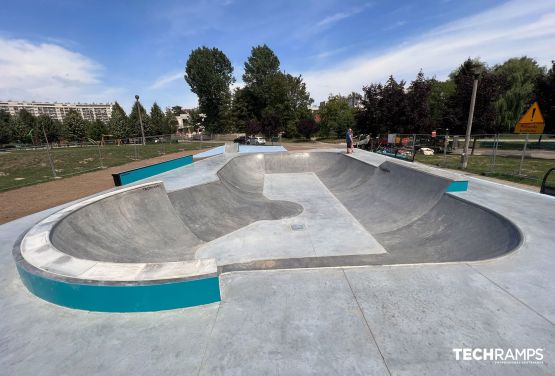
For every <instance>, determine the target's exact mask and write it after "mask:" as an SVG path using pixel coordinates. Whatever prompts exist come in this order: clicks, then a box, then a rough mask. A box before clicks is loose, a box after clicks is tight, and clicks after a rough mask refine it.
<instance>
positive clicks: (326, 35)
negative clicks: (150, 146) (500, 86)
mask: <svg viewBox="0 0 555 376" xmlns="http://www.w3.org/2000/svg"><path fill="white" fill-rule="evenodd" d="M1 18H2V23H0V100H5V99H21V100H56V101H70V102H77V101H81V102H90V101H102V102H106V101H108V102H112V101H115V100H117V101H119V102H120V103H122V105H124V107H125V108H126V109H128V108H129V106H130V105H131V104H132V101H133V96H134V95H135V94H139V95H140V96H141V100H142V101H143V102H144V104H145V105H146V106H150V105H151V104H152V103H153V102H154V101H157V102H158V103H159V104H160V105H161V106H171V105H183V106H186V107H193V106H195V105H196V96H195V95H194V94H192V93H191V92H190V90H189V87H188V86H187V84H186V83H185V81H184V79H183V73H184V66H185V62H186V60H187V57H188V55H189V54H190V52H191V50H192V49H194V48H196V47H198V46H201V45H206V46H209V47H217V48H219V49H221V50H223V51H224V52H225V53H226V54H227V56H228V57H229V59H230V60H231V62H232V63H233V65H234V67H235V72H234V75H235V77H236V79H237V83H236V85H241V75H242V70H243V63H244V61H245V59H246V58H247V57H248V56H249V54H250V49H251V47H252V46H256V45H259V44H262V43H266V44H268V45H269V46H270V47H271V48H272V49H273V50H274V51H275V52H276V54H277V55H278V57H279V58H280V61H281V66H282V69H284V70H285V71H287V72H289V73H293V74H302V75H303V76H304V77H305V80H306V81H307V84H308V88H309V90H310V92H311V94H312V97H313V98H314V99H315V100H316V103H318V102H319V101H321V100H323V99H325V98H326V97H327V95H328V94H330V93H343V94H347V93H349V92H350V91H352V90H356V91H359V92H360V91H361V89H362V86H363V85H365V84H368V83H370V82H378V81H385V80H386V79H387V77H388V75H389V74H394V75H395V76H396V77H398V78H401V79H405V80H409V81H410V80H411V79H412V78H414V76H415V75H416V73H417V72H418V71H419V70H420V69H421V68H422V69H423V70H424V73H425V74H426V75H428V76H436V77H438V78H444V77H446V76H447V74H448V73H449V72H450V71H451V70H453V69H454V68H455V67H456V66H457V65H458V64H460V63H461V62H462V61H463V60H464V59H465V58H467V57H480V58H481V59H483V60H485V61H487V62H488V63H490V64H495V63H499V62H502V61H503V60H505V59H506V58H508V57H512V56H522V55H528V56H531V57H534V58H536V59H537V60H538V61H539V62H540V63H541V64H542V65H548V64H549V63H550V61H551V60H552V59H555V55H554V52H553V51H555V26H554V25H555V1H554V0H536V1H529V0H527V1H524V0H513V1H499V0H481V1H471V0H467V1H463V0H433V1H432V0H426V1H418V2H417V1H395V2H393V1H349V0H342V1H335V0H319V1H308V0H306V1H303V0H297V1H243V0H207V1H125V2H124V1H115V0H114V1H108V0H106V1H74V0H73V1H72V0H65V1H24V0H21V1H17V2H15V1H12V2H6V3H5V4H3V5H2V16H1Z"/></svg>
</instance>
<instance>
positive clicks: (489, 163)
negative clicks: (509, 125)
mask: <svg viewBox="0 0 555 376" xmlns="http://www.w3.org/2000/svg"><path fill="white" fill-rule="evenodd" d="M464 143H465V136H464V135H435V136H432V135H430V134H413V135H410V134H389V135H387V136H381V137H375V138H369V139H368V141H367V143H366V144H365V145H364V146H366V148H367V149H368V150H372V151H374V152H377V153H381V154H385V155H389V156H392V157H396V158H401V159H405V160H416V161H418V162H422V163H427V164H432V165H436V166H439V167H443V168H450V169H455V170H461V169H462V168H461V164H462V157H463V153H464ZM468 154H469V155H468V165H467V168H466V171H468V172H471V173H475V174H480V175H484V176H492V177H496V178H501V179H505V180H510V181H514V182H519V183H524V184H529V185H534V186H538V187H539V186H541V184H542V180H543V178H544V176H545V174H546V173H547V172H548V171H549V169H550V168H553V167H555V135H554V134H542V135H528V136H527V135H524V134H473V135H472V136H471V138H470V143H469V152H468ZM549 179H551V178H549Z"/></svg>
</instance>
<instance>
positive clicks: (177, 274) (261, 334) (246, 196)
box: [0, 147, 555, 375]
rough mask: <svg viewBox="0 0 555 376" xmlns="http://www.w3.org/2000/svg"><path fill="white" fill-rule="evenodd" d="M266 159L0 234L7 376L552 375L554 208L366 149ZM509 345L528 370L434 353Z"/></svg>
mask: <svg viewBox="0 0 555 376" xmlns="http://www.w3.org/2000/svg"><path fill="white" fill-rule="evenodd" d="M264 150H265V149H264V147H259V148H251V150H249V151H250V152H249V153H243V152H241V153H237V152H225V153H223V152H222V151H223V150H221V152H220V153H214V154H215V155H212V156H210V157H208V158H205V159H202V160H198V161H196V162H194V163H192V164H190V165H188V166H185V167H180V168H177V169H174V170H172V171H169V172H165V173H162V174H157V175H154V176H152V177H149V178H147V179H143V180H139V181H137V182H135V183H132V184H129V185H126V186H123V187H120V188H114V189H112V190H109V191H106V192H102V193H100V194H98V195H93V196H91V197H88V198H85V199H83V200H78V201H77V202H72V203H68V204H66V205H62V206H61V207H57V208H53V209H50V210H47V211H44V212H40V213H37V214H34V215H31V216H28V217H25V218H22V219H20V220H17V221H13V222H10V223H8V224H5V225H3V226H1V227H0V236H1V238H2V240H3V241H2V254H1V257H2V261H3V262H2V273H1V275H2V277H1V278H2V279H3V282H4V283H3V286H4V287H3V288H2V291H1V292H0V294H1V296H2V300H1V302H2V303H1V304H2V307H1V309H2V312H4V316H5V320H3V322H2V324H0V325H2V330H3V332H8V333H18V335H17V336H14V338H15V339H13V340H11V342H10V344H9V347H8V348H7V349H5V352H4V353H5V354H6V355H5V356H3V362H6V364H5V365H6V366H7V367H8V368H7V369H9V370H10V373H11V374H33V373H34V374H37V373H38V374H40V371H44V372H46V373H48V372H49V371H48V367H49V366H46V368H44V362H45V361H46V357H48V358H52V357H54V359H56V362H57V364H56V365H55V366H54V365H52V366H50V367H53V368H52V369H60V366H63V364H64V362H67V361H68V360H67V359H69V358H71V357H73V356H74V355H75V354H77V353H78V352H82V351H86V352H88V353H89V354H91V356H90V357H82V356H81V357H80V359H81V361H80V362H81V363H80V367H81V369H82V370H83V373H84V374H95V373H98V372H101V370H102V369H103V367H106V369H110V371H111V372H113V373H114V374H128V373H129V372H133V373H136V374H149V373H151V372H154V370H155V369H156V370H160V364H161V363H160V362H162V363H163V364H168V369H167V370H166V371H167V372H166V373H167V374H175V373H177V372H180V373H186V374H188V373H195V374H220V373H226V374H268V373H276V374H280V369H282V371H283V370H284V369H286V370H287V372H286V373H289V374H290V373H291V372H292V371H291V370H295V371H296V372H298V373H307V372H308V373H314V372H317V373H323V374H327V373H330V374H334V373H343V374H345V373H349V374H402V373H406V372H408V373H410V374H414V373H415V372H417V373H423V374H445V373H449V374H466V373H488V374H515V375H516V374H522V373H523V372H524V373H526V374H549V373H550V372H552V371H553V368H552V367H553V362H552V359H553V355H552V354H553V351H555V348H554V347H553V345H554V341H553V336H554V333H555V329H554V321H555V316H554V313H553V312H555V301H554V300H553V299H552V297H553V296H554V292H555V291H554V285H553V282H552V279H553V277H552V276H553V275H554V272H555V261H554V259H553V257H552V255H553V249H555V234H554V233H553V231H552V223H553V218H554V217H553V208H554V206H555V199H554V198H553V197H549V196H545V195H540V194H537V193H532V192H528V191H523V190H520V189H517V188H512V187H509V186H504V185H500V184H497V183H492V182H488V181H485V180H480V179H476V178H472V177H467V176H463V175H459V174H456V173H451V172H448V171H445V170H439V169H436V168H432V167H429V166H425V165H421V164H418V163H410V162H405V161H400V160H395V159H393V158H389V157H386V156H382V155H378V154H374V153H370V152H364V151H357V152H356V153H355V154H352V155H345V154H344V152H342V151H338V150H337V149H335V150H312V151H307V152H284V151H279V149H277V148H274V149H272V150H270V149H266V150H267V151H271V152H256V151H264ZM245 151H247V149H246V148H245ZM252 151H255V152H252ZM14 264H15V265H14ZM16 267H17V270H16ZM139 327H140V328H141V331H140V332H137V331H136V329H137V328H139ZM145 328H146V329H145ZM170 333H171V334H170ZM57 338H63V343H62V344H60V345H56V346H55V347H54V348H53V350H52V351H48V352H44V351H38V349H39V348H41V347H42V346H48V345H47V344H48V343H52V342H55V343H58V342H59V340H57ZM268 338H271V341H269V340H268ZM524 339H526V340H524ZM31 340H32V341H33V345H32V346H26V347H25V350H24V351H18V350H17V349H18V348H19V347H20V346H21V345H22V344H23V343H28V342H29V341H31ZM423 341H424V342H423ZM523 341H525V342H526V346H529V347H541V348H543V349H544V354H545V358H544V361H543V363H542V364H539V365H529V364H524V365H520V366H511V367H510V368H504V367H502V366H492V365H491V364H489V363H481V362H461V361H455V360H454V357H453V353H452V348H457V347H470V348H472V347H488V346H497V347H499V346H501V345H502V346H501V347H503V346H504V347H511V346H513V347H514V346H517V345H518V346H522V345H521V344H522V343H523ZM117 344H121V345H123V347H120V348H121V350H122V351H124V352H125V354H126V355H125V358H126V362H128V364H127V365H126V366H125V367H123V366H122V368H121V369H118V367H117V365H116V363H117V359H119V357H118V354H117V351H116V352H114V351H113V350H114V346H118V345H117ZM500 344H501V345H500ZM118 347H119V346H118ZM33 349H34V350H33ZM184 352H185V353H187V354H188V356H186V357H185V363H179V364H175V363H172V362H171V360H170V359H171V358H172V357H174V356H177V354H181V353H184ZM47 354H48V355H47ZM147 354H148V355H147ZM145 356H148V357H150V359H151V360H152V363H153V365H152V368H150V367H149V365H148V364H146V365H145V364H144V363H141V362H139V359H144V357H145ZM253 356H254V358H253ZM21 359H27V360H33V362H25V364H32V365H33V366H31V367H30V368H26V369H21V368H18V367H20V365H21V362H19V361H18V360H21ZM247 359H248V361H247ZM134 360H135V361H136V363H137V366H136V367H135V366H133V365H132V363H134ZM154 363H156V364H157V366H156V367H155V366H154ZM67 364H69V363H67ZM72 364H74V363H72ZM139 364H140V366H139ZM39 365H40V366H39ZM408 370H410V372H409V371H408ZM50 371H51V370H50ZM157 372H159V371H157ZM293 373H295V372H293ZM162 374H164V372H162Z"/></svg>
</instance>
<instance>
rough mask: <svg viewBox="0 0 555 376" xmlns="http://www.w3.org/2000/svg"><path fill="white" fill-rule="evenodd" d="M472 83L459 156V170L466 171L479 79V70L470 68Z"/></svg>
mask: <svg viewBox="0 0 555 376" xmlns="http://www.w3.org/2000/svg"><path fill="white" fill-rule="evenodd" d="M471 71H472V75H473V76H474V82H473V85H472V97H471V98H470V109H469V111H468V123H467V124H466V137H465V138H464V152H463V155H462V156H461V168H462V169H463V170H465V169H466V166H467V165H468V146H469V144H470V133H471V132H472V118H473V117H474V105H475V104H476V91H477V90H478V78H480V69H479V68H478V67H474V68H472V70H471Z"/></svg>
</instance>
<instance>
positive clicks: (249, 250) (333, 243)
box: [14, 152, 522, 312]
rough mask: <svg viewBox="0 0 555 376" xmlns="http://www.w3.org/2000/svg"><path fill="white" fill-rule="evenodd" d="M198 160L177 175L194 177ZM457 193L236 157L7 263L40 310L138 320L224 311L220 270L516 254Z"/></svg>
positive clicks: (32, 243)
mask: <svg viewBox="0 0 555 376" xmlns="http://www.w3.org/2000/svg"><path fill="white" fill-rule="evenodd" d="M196 163H197V162H196ZM196 163H194V164H193V165H192V166H187V167H184V168H185V169H187V168H189V170H187V171H189V172H190V173H192V174H194V173H195V172H194V171H193V170H191V168H193V166H194V165H195V164H196ZM191 171H192V172H191ZM465 184H466V182H464V181H461V180H460V177H459V176H458V175H451V174H448V173H443V174H441V175H438V174H437V173H431V172H430V171H426V170H423V169H422V168H420V169H419V168H416V167H413V166H411V164H410V163H407V162H402V161H396V160H393V159H391V158H386V157H379V158H378V157H375V158H374V157H373V159H371V160H362V159H358V158H355V157H352V156H347V155H344V154H342V153H338V152H310V153H292V152H288V153H273V154H248V155H237V156H233V157H228V158H226V159H225V160H223V162H222V163H221V166H218V169H217V172H216V174H215V176H214V179H212V180H211V181H209V182H205V183H201V184H198V185H192V186H187V187H186V188H182V189H176V190H173V191H166V189H165V187H164V183H163V182H162V181H154V182H147V183H143V184H139V185H134V186H130V187H126V188H123V189H118V190H114V191H111V192H108V193H104V194H101V195H98V196H95V197H93V198H89V199H86V200H84V201H81V202H78V203H76V204H74V205H71V206H69V207H67V208H65V209H63V210H61V211H59V212H57V213H55V214H53V215H51V216H50V217H48V218H46V219H44V220H43V221H42V222H40V223H38V224H37V225H35V226H34V227H32V228H31V229H30V230H29V231H28V232H27V233H26V234H25V235H24V236H23V238H22V239H21V240H20V242H18V244H16V246H15V248H14V257H15V260H16V264H17V268H18V271H19V274H20V276H21V278H22V280H23V282H24V284H25V286H26V287H27V288H28V289H29V290H30V291H31V292H33V293H34V294H35V295H37V296H39V297H41V298H43V299H45V300H47V301H50V302H53V303H55V304H59V305H63V306H67V307H71V308H78V309H85V310H92V311H118V312H133V311H155V310H164V309H173V308H180V307H187V306H193V305H200V304H206V303H211V302H215V301H219V300H220V289H219V277H218V276H219V274H221V273H225V272H232V271H238V270H260V269H287V268H317V267H338V266H341V267H344V266H359V265H394V264H415V263H439V262H462V261H464V262H471V261H480V260H486V259H491V258H495V257H499V256H502V255H505V254H507V253H509V252H511V251H512V250H514V249H516V248H517V247H518V246H519V244H520V242H521V239H522V236H521V233H520V231H519V229H518V228H517V227H516V226H515V225H514V224H513V223H512V222H510V221H509V220H507V219H506V218H504V217H503V216H501V215H499V214H497V213H495V212H492V211H491V210H488V209H485V208H483V207H481V206H478V205H477V204H474V203H471V202H467V201H465V200H463V199H461V198H459V197H455V196H454V195H451V194H450V193H449V192H451V191H457V190H461V189H464V187H465Z"/></svg>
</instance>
